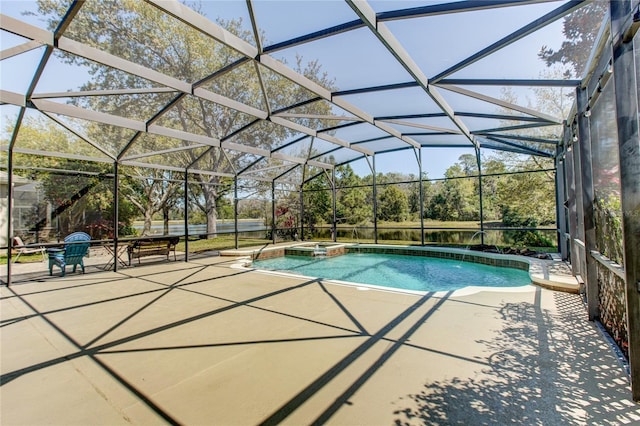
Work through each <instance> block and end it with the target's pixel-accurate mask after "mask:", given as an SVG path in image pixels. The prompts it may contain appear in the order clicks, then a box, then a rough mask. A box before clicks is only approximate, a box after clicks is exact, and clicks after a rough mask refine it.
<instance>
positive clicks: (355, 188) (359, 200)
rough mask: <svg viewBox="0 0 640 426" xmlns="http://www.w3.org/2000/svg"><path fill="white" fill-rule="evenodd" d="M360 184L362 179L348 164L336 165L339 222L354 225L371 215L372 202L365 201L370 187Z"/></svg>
mask: <svg viewBox="0 0 640 426" xmlns="http://www.w3.org/2000/svg"><path fill="white" fill-rule="evenodd" d="M361 185H362V180H361V179H360V177H359V176H358V175H356V174H355V173H354V171H353V169H352V168H351V166H350V165H348V164H346V165H343V166H338V167H336V188H337V196H336V197H337V200H336V217H337V220H338V221H339V222H343V223H348V224H351V225H356V224H358V223H362V222H365V221H367V220H370V218H371V217H372V216H373V209H372V203H370V202H367V198H368V197H369V196H370V193H371V189H370V188H365V187H362V186H361Z"/></svg>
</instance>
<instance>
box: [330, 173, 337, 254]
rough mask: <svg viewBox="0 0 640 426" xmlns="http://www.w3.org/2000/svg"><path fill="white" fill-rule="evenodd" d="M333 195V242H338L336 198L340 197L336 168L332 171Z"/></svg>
mask: <svg viewBox="0 0 640 426" xmlns="http://www.w3.org/2000/svg"><path fill="white" fill-rule="evenodd" d="M331 194H332V204H331V208H332V210H333V222H332V224H331V233H332V235H333V238H332V240H333V242H334V243H335V242H337V241H338V226H337V223H336V221H337V219H336V198H337V196H338V193H337V189H336V168H335V167H334V168H333V169H331Z"/></svg>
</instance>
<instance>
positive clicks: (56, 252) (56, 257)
mask: <svg viewBox="0 0 640 426" xmlns="http://www.w3.org/2000/svg"><path fill="white" fill-rule="evenodd" d="M90 240H91V237H90V236H89V235H88V234H85V233H84V232H74V233H73V234H70V235H67V236H66V237H65V238H64V242H65V245H64V248H63V249H49V250H47V252H48V254H49V275H53V265H56V266H58V267H59V268H60V269H62V276H63V277H64V274H65V269H66V267H67V265H69V266H73V272H75V271H76V267H77V266H78V265H80V267H81V268H82V273H83V274H84V261H83V258H84V257H85V256H86V255H87V251H88V250H89V245H90V244H89V241H90Z"/></svg>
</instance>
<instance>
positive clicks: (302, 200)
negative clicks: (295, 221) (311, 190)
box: [300, 183, 304, 241]
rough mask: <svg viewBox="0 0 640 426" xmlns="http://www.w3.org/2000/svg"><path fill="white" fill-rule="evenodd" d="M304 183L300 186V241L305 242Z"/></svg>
mask: <svg viewBox="0 0 640 426" xmlns="http://www.w3.org/2000/svg"><path fill="white" fill-rule="evenodd" d="M303 185H304V184H303V183H301V184H300V240H302V241H304V191H303V190H302V187H303Z"/></svg>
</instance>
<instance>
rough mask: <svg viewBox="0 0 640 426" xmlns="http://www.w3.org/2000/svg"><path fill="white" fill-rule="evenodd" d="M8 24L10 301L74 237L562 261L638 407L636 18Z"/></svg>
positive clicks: (481, 11)
mask: <svg viewBox="0 0 640 426" xmlns="http://www.w3.org/2000/svg"><path fill="white" fill-rule="evenodd" d="M0 7H1V12H2V15H1V21H0V24H1V28H2V38H1V43H2V46H1V50H2V62H1V64H2V68H1V69H2V71H1V73H2V75H1V77H2V78H1V81H0V84H1V88H0V89H1V90H0V105H1V111H2V142H1V144H2V152H3V155H2V161H1V164H2V170H1V171H0V173H1V175H0V176H1V178H2V179H1V180H0V188H1V189H2V206H1V208H2V211H3V214H2V217H1V219H2V220H1V223H2V228H1V229H0V246H2V251H3V252H4V253H5V259H6V260H7V275H6V277H2V279H3V281H4V282H5V283H6V284H7V285H10V284H11V280H12V264H11V261H10V260H9V259H11V255H12V253H15V252H16V250H18V249H20V248H24V246H22V247H20V246H19V245H18V244H16V242H15V240H16V237H20V239H21V241H23V242H24V244H25V245H26V246H27V247H32V246H35V247H45V248H47V247H56V246H59V244H60V242H61V241H62V240H63V239H64V237H65V236H66V235H69V234H71V233H73V232H77V231H82V232H86V233H88V234H89V235H90V236H91V239H92V250H93V249H96V250H97V249H99V248H104V249H105V250H107V252H108V254H110V256H111V258H109V257H108V256H107V257H105V261H104V265H105V266H106V268H112V269H113V270H117V269H118V268H120V267H122V266H125V262H121V260H120V259H119V257H118V253H121V252H122V251H121V250H122V248H123V247H126V246H127V245H129V244H132V243H133V242H135V241H138V240H140V239H141V238H157V239H158V238H168V237H171V238H175V239H176V240H177V241H179V242H178V246H177V251H178V252H179V253H180V256H179V258H180V259H181V260H185V261H188V260H189V257H190V256H193V255H195V254H198V255H206V253H212V251H213V252H217V251H219V250H222V249H229V248H238V247H245V246H264V245H268V244H275V243H280V242H283V241H296V240H300V241H303V240H311V241H338V242H349V243H365V242H366V243H384V244H402V245H426V244H437V245H449V246H451V245H452V246H459V247H463V248H464V247H468V246H470V245H478V244H480V245H482V246H485V247H487V248H489V249H491V250H495V251H499V252H504V251H506V250H510V251H511V252H522V251H536V252H557V253H558V255H559V256H561V257H562V258H563V259H566V260H568V261H570V263H571V267H572V270H573V273H574V274H575V275H576V276H579V277H580V278H581V279H582V280H583V281H584V283H585V294H586V301H587V305H588V311H589V316H590V318H591V319H593V320H598V321H600V322H601V323H602V324H603V326H604V327H605V328H606V329H607V331H608V333H609V334H610V335H611V336H612V337H613V339H614V340H615V341H616V343H617V345H618V346H619V348H620V350H621V351H622V352H623V353H624V354H625V356H626V357H627V358H628V359H629V360H630V364H631V376H632V382H633V393H634V399H635V400H640V385H639V383H640V358H639V357H640V339H638V337H637V336H640V297H639V292H640V174H638V170H640V142H639V136H638V101H639V99H640V90H639V89H638V82H639V81H640V53H639V50H638V49H640V36H638V34H637V29H638V26H639V25H640V11H639V6H638V1H637V0H633V1H630V0H620V1H611V2H609V1H595V2H592V1H582V0H572V1H546V0H482V1H475V0H470V1H457V2H445V1H439V0H430V1H422V2H420V1H400V2H391V1H370V2H365V1H352V0H346V1H344V2H342V1H337V0H336V1H311V2H307V1H305V2H302V1H301V2H288V1H282V2H280V1H254V0H247V1H203V2H197V1H196V2H184V3H182V2H178V1H175V2H173V1H164V0H163V1H156V0H148V1H124V0H123V1H113V2H104V1H86V2H84V1H73V2H71V1H51V0H40V1H35V2H11V1H3V2H2V4H1V5H0ZM174 249H176V247H174ZM113 253H116V254H113ZM23 259H24V258H23ZM23 261H24V260H23ZM634 336H635V338H634Z"/></svg>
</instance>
